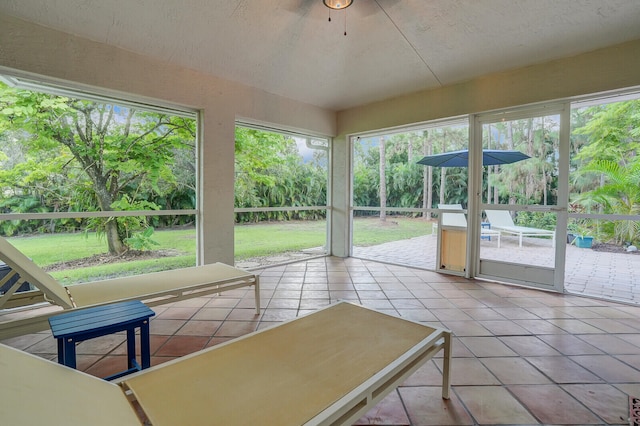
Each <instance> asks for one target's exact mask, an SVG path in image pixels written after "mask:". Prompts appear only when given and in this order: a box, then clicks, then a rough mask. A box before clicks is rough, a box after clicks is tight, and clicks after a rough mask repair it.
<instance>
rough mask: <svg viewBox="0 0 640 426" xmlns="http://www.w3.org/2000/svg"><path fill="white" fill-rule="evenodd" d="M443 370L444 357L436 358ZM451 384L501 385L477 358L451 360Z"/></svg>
mask: <svg viewBox="0 0 640 426" xmlns="http://www.w3.org/2000/svg"><path fill="white" fill-rule="evenodd" d="M435 362H436V364H437V365H438V368H439V369H440V370H441V371H442V358H438V359H436V361H435ZM451 384H452V385H454V386H473V385H499V384H500V381H499V380H498V379H497V378H496V377H495V376H494V375H493V374H491V372H490V371H489V369H487V367H485V366H484V365H483V364H482V363H481V362H480V361H479V360H478V359H476V358H455V359H453V360H452V362H451Z"/></svg>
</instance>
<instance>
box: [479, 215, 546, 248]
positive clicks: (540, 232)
mask: <svg viewBox="0 0 640 426" xmlns="http://www.w3.org/2000/svg"><path fill="white" fill-rule="evenodd" d="M485 213H486V214H487V220H489V223H490V224H491V228H492V229H497V230H499V231H500V232H504V233H506V234H512V235H517V236H518V246H519V247H522V237H551V245H552V246H553V247H555V246H556V231H549V230H547V229H539V228H529V227H526V226H518V225H516V224H515V223H513V219H512V218H511V213H509V211H507V210H485Z"/></svg>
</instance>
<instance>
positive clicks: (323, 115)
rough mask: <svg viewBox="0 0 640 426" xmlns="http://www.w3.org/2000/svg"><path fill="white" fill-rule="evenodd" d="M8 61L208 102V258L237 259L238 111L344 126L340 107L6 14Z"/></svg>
mask: <svg viewBox="0 0 640 426" xmlns="http://www.w3.org/2000/svg"><path fill="white" fill-rule="evenodd" d="M0 67H4V70H2V69H0V72H1V71H5V72H6V71H19V72H27V73H33V74H37V75H41V76H46V77H49V78H54V79H60V80H65V81H70V82H75V83H81V84H82V85H89V86H92V87H98V88H106V89H109V91H114V92H121V93H125V94H130V95H135V96H141V97H144V98H150V99H155V100H160V101H164V102H168V103H172V104H177V105H182V106H187V107H190V108H194V109H197V110H200V111H201V113H202V121H201V123H200V124H201V127H200V132H201V134H202V138H201V141H202V146H201V151H200V155H201V158H202V168H201V172H202V175H201V182H202V185H201V194H200V201H201V209H202V212H203V217H202V222H201V223H202V227H201V235H200V237H201V239H202V241H203V244H202V248H203V253H201V255H202V259H203V261H204V263H210V262H214V261H220V262H225V263H229V264H233V253H234V235H233V219H234V216H233V201H234V200H233V179H234V165H233V164H234V163H233V161H234V139H235V137H234V128H235V120H236V118H245V119H251V120H253V121H258V122H265V123H275V124H277V125H280V126H282V127H284V128H287V129H292V130H295V129H305V130H306V131H309V132H312V133H314V134H319V135H328V136H331V135H334V134H335V131H336V124H335V118H336V117H335V113H334V112H333V111H327V110H323V109H321V108H318V107H315V106H312V105H308V104H303V103H300V102H294V101H292V100H289V99H286V98H282V97H279V96H275V95H272V94H269V93H266V92H264V91H261V90H257V89H254V88H250V87H247V86H243V85H240V84H237V83H234V82H231V81H228V80H223V79H219V78H215V77H212V76H208V75H204V74H201V73H198V72H195V71H193V70H189V69H185V68H180V67H177V66H175V65H172V64H170V63H168V62H163V61H159V60H156V59H153V58H150V57H145V56H142V55H138V54H134V53H131V52H128V51H125V50H122V49H117V48H113V47H110V46H107V45H105V44H101V43H96V42H93V41H90V40H86V39H82V38H79V37H75V36H73V35H69V34H65V33H62V32H59V31H55V30H52V29H49V28H45V27H42V26H38V25H34V24H31V23H28V22H25V21H22V20H19V19H16V18H13V17H9V16H7V15H1V14H0Z"/></svg>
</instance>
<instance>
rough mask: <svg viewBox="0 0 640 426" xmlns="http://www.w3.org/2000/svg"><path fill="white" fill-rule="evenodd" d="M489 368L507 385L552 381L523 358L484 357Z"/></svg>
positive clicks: (484, 362)
mask: <svg viewBox="0 0 640 426" xmlns="http://www.w3.org/2000/svg"><path fill="white" fill-rule="evenodd" d="M480 361H481V362H482V363H483V364H484V365H485V366H486V367H487V368H488V369H489V371H491V372H492V373H493V375H494V376H496V377H497V378H498V380H500V381H501V382H502V383H504V384H506V385H514V384H517V385H526V384H531V385H540V384H548V383H551V381H550V380H549V379H548V378H547V377H546V376H545V375H544V374H542V373H540V372H539V371H538V370H537V369H536V368H535V367H533V366H532V365H531V364H529V363H528V362H527V361H525V360H524V359H522V358H515V357H507V358H482V359H481V360H480Z"/></svg>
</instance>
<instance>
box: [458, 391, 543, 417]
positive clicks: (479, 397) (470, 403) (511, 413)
mask: <svg viewBox="0 0 640 426" xmlns="http://www.w3.org/2000/svg"><path fill="white" fill-rule="evenodd" d="M455 391H456V393H457V394H458V397H459V398H460V400H461V401H462V403H463V404H464V405H465V406H466V407H467V409H468V410H469V412H470V413H471V415H472V416H473V418H474V419H475V421H476V422H477V423H479V424H490V425H500V424H511V425H513V424H527V425H532V424H538V421H537V420H536V419H535V418H534V417H533V416H532V415H531V414H530V413H529V412H528V411H527V409H526V408H525V407H523V406H522V404H521V403H520V402H518V401H517V400H516V399H515V398H514V397H513V396H512V395H511V394H510V393H509V391H507V390H506V389H505V388H503V387H501V386H460V387H458V388H456V390H455Z"/></svg>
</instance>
